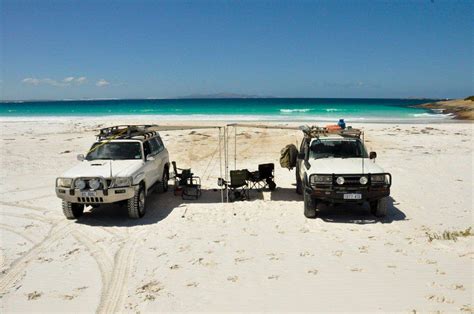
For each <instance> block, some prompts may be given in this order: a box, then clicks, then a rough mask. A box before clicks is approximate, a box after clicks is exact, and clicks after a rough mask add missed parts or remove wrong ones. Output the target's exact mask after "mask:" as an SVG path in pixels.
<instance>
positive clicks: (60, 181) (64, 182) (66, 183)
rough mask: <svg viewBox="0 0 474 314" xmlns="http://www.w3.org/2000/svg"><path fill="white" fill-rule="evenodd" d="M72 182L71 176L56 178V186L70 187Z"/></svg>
mask: <svg viewBox="0 0 474 314" xmlns="http://www.w3.org/2000/svg"><path fill="white" fill-rule="evenodd" d="M71 184H72V179H71V178H57V179H56V186H58V187H62V188H70V187H71Z"/></svg>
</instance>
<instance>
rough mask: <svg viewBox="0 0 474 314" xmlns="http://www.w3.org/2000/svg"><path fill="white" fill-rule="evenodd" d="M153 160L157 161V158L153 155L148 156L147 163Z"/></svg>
mask: <svg viewBox="0 0 474 314" xmlns="http://www.w3.org/2000/svg"><path fill="white" fill-rule="evenodd" d="M152 160H155V157H153V156H152V155H146V161H152Z"/></svg>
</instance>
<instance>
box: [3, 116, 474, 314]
mask: <svg viewBox="0 0 474 314" xmlns="http://www.w3.org/2000/svg"><path fill="white" fill-rule="evenodd" d="M119 122H126V123H130V121H128V120H127V121H106V120H104V119H96V120H85V119H75V120H41V121H23V122H22V121H14V120H3V121H2V122H0V127H1V134H0V143H1V145H2V149H1V154H0V159H1V160H0V169H1V180H0V195H1V200H0V208H1V209H0V244H1V245H0V312H1V313H11V312H25V313H26V312H28V313H30V312H44V313H49V312H99V313H112V312H174V311H192V312H199V311H204V312H210V311H219V312H222V311H235V312H242V311H258V312H261V311H268V312H277V311H281V312H287V311H307V312H314V311H321V312H328V311H345V312H353V311H360V312H377V311H390V312H410V313H413V312H415V311H416V312H436V311H440V312H467V313H469V312H470V313H473V312H474V303H473V278H474V276H473V275H474V274H473V269H474V268H473V266H474V247H473V237H472V230H471V231H470V235H468V234H469V228H472V227H473V226H474V222H473V191H474V185H473V167H474V158H473V147H474V139H473V131H474V124H472V123H440V124H436V125H429V124H399V125H396V124H354V125H353V126H354V127H360V128H362V129H363V130H364V131H365V138H366V145H367V146H368V148H369V149H370V150H373V151H376V152H377V154H378V157H377V163H378V164H379V165H380V166H382V167H383V168H384V169H385V170H386V171H388V172H391V173H392V176H393V186H392V190H391V199H390V206H389V208H390V209H389V214H388V216H387V217H386V218H384V219H377V218H375V217H374V216H372V215H371V214H370V213H369V210H368V209H367V208H366V207H358V206H355V207H354V206H339V207H324V208H322V213H321V215H320V217H319V218H317V219H306V218H305V217H304V215H303V202H302V197H301V196H300V195H297V194H296V193H295V186H294V183H295V173H294V170H293V171H289V170H287V169H282V168H280V166H279V164H278V159H279V156H280V155H279V153H280V149H281V148H283V147H284V146H285V145H286V144H290V143H296V142H297V141H299V140H300V138H301V134H300V132H297V131H287V130H286V131H285V130H271V131H270V130H264V129H263V130H262V129H259V130H256V129H243V128H242V129H238V131H237V132H238V139H239V142H238V146H237V153H238V160H237V168H249V169H250V170H256V168H257V165H258V164H259V163H264V162H274V163H275V165H276V169H275V172H276V183H277V186H278V187H277V189H276V190H275V191H273V192H270V191H266V190H265V191H263V192H258V191H252V192H251V200H250V201H242V202H235V203H224V204H222V203H221V202H220V192H219V190H217V184H216V181H217V178H218V176H219V154H218V150H217V132H216V131H214V130H197V131H196V132H194V133H193V134H190V133H191V131H189V130H188V131H169V132H162V133H161V135H162V138H163V140H164V142H165V145H166V147H167V148H168V150H169V152H170V160H176V161H177V164H178V166H179V167H190V168H192V170H193V172H194V173H195V174H196V175H199V176H200V177H201V178H202V180H203V195H202V197H201V198H200V199H199V200H198V201H191V200H190V201H183V200H182V199H181V198H180V197H176V196H174V195H173V193H172V191H169V192H167V193H161V194H160V193H154V194H152V195H151V196H150V197H149V199H148V206H147V210H148V211H147V215H146V216H145V217H144V218H143V219H140V220H130V219H129V218H128V217H127V212H126V209H125V208H122V207H119V206H103V207H100V208H97V209H94V210H91V209H88V210H87V212H86V213H85V214H84V216H83V217H82V218H80V219H79V220H77V221H71V220H66V219H65V217H64V216H63V213H62V210H61V201H60V200H59V199H58V198H57V197H56V195H55V191H54V184H55V178H56V177H57V176H59V175H60V174H61V173H62V172H64V171H65V170H67V169H68V168H70V167H71V166H73V165H74V164H75V163H77V162H78V161H77V160H76V155H77V154H79V153H84V152H85V151H87V149H88V148H89V147H90V145H91V144H92V143H93V141H94V140H95V137H94V135H95V134H96V133H97V129H98V127H99V126H104V125H113V124H116V123H119ZM149 122H153V121H133V123H135V124H137V123H149ZM214 123H215V122H214ZM230 147H231V148H232V149H233V145H232V144H231V145H230ZM231 155H232V151H231ZM232 156H233V155H232ZM231 166H232V167H233V160H232V162H231ZM466 230H467V231H466ZM463 232H464V234H462V233H463ZM443 233H444V234H445V237H444V238H443ZM456 234H457V236H456ZM464 235H466V236H464ZM450 237H451V238H452V237H454V238H455V239H447V238H450ZM438 238H439V239H438Z"/></svg>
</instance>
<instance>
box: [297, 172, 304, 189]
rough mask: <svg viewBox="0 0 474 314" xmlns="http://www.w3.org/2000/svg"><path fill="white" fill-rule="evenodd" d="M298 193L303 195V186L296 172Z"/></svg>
mask: <svg viewBox="0 0 474 314" xmlns="http://www.w3.org/2000/svg"><path fill="white" fill-rule="evenodd" d="M296 193H297V194H300V195H301V194H303V184H302V182H301V179H300V176H299V175H298V171H297V172H296Z"/></svg>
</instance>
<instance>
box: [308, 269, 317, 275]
mask: <svg viewBox="0 0 474 314" xmlns="http://www.w3.org/2000/svg"><path fill="white" fill-rule="evenodd" d="M318 272H319V271H318V270H317V269H310V270H308V274H313V275H317V274H318Z"/></svg>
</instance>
